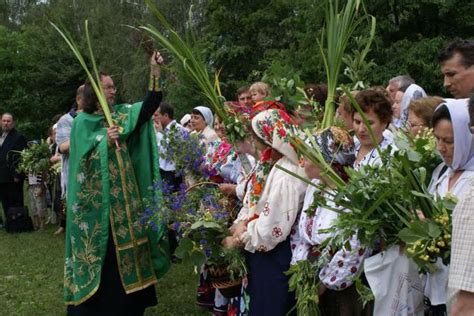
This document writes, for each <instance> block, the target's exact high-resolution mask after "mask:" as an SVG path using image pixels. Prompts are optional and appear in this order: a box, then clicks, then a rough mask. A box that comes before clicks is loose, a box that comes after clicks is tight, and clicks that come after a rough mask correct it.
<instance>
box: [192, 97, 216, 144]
mask: <svg viewBox="0 0 474 316" xmlns="http://www.w3.org/2000/svg"><path fill="white" fill-rule="evenodd" d="M213 121H214V115H212V111H211V110H210V109H209V108H208V107H205V106H197V107H195V108H194V109H193V110H192V112H191V128H192V130H193V131H194V132H196V133H198V134H201V135H202V136H203V141H204V144H206V145H208V144H209V143H211V142H213V141H215V140H217V139H218V136H217V134H216V132H215V131H214V130H213V129H212V124H213Z"/></svg>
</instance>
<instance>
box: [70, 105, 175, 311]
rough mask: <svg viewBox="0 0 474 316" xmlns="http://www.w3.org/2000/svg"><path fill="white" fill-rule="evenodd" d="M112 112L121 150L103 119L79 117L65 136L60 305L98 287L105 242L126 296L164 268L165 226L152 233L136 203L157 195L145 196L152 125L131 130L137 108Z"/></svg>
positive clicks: (152, 169)
mask: <svg viewBox="0 0 474 316" xmlns="http://www.w3.org/2000/svg"><path fill="white" fill-rule="evenodd" d="M114 109H115V112H114V113H113V114H112V116H113V119H114V121H115V122H116V123H117V125H119V126H120V127H121V133H120V150H119V151H118V150H117V149H116V147H115V146H114V147H108V145H107V137H106V123H105V120H104V117H103V116H102V115H97V114H88V113H80V114H79V115H78V116H77V117H76V118H75V119H74V123H73V127H72V130H71V147H70V157H69V181H68V194H67V224H66V258H65V278H64V296H65V301H66V304H73V305H78V304H80V303H82V302H84V301H86V300H87V299H88V298H90V297H91V296H92V295H93V294H94V293H95V292H96V291H97V289H98V288H99V285H100V277H101V271H102V267H103V262H104V259H105V253H106V249H107V242H108V239H109V238H113V242H114V245H115V250H116V255H117V263H118V270H119V274H120V278H121V281H122V286H123V288H124V290H125V292H126V293H127V294H129V293H132V292H135V291H139V290H141V289H144V288H146V287H148V286H153V285H154V284H155V283H156V282H157V278H159V277H161V276H162V275H163V274H164V273H165V272H166V271H167V270H168V268H169V265H170V261H169V247H168V241H167V239H166V234H165V232H166V228H165V227H164V226H158V230H157V231H153V230H151V229H149V228H147V227H144V226H142V225H140V224H139V219H140V217H141V216H142V214H143V212H144V205H143V200H142V198H151V197H152V196H151V194H158V193H157V192H152V191H151V190H150V188H151V187H152V184H153V182H154V181H157V180H158V179H159V168H158V152H157V145H156V138H155V137H156V136H155V131H154V128H153V125H152V122H151V121H150V120H149V121H148V122H146V123H145V124H143V125H142V126H139V127H137V121H138V116H139V113H140V109H141V103H137V104H134V105H130V104H122V105H117V106H115V107H114ZM136 127H137V130H135V129H136ZM109 232H111V234H109Z"/></svg>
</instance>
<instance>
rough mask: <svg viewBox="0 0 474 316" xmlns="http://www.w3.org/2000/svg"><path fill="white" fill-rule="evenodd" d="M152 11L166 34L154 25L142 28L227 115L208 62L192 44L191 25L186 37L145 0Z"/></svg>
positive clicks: (221, 114)
mask: <svg viewBox="0 0 474 316" xmlns="http://www.w3.org/2000/svg"><path fill="white" fill-rule="evenodd" d="M145 2H146V4H147V6H148V7H149V8H150V10H151V12H152V13H153V14H154V15H155V16H156V18H157V19H158V21H159V22H160V23H161V24H162V25H163V27H164V29H165V30H166V35H165V34H164V33H163V32H161V31H159V30H158V29H156V28H155V27H154V26H152V25H147V26H142V27H141V28H142V29H143V30H145V31H147V32H149V33H150V35H151V36H152V37H153V38H154V39H155V40H157V41H158V42H159V43H160V44H161V45H163V46H164V47H165V48H166V49H167V50H168V51H169V52H170V53H171V54H172V55H173V56H174V57H175V58H177V59H178V60H179V62H180V63H181V65H182V67H183V68H184V70H185V71H184V74H185V75H186V76H188V77H189V78H188V79H190V81H191V82H193V83H194V84H195V85H196V87H197V90H198V91H199V93H201V95H202V96H203V97H204V98H205V99H206V100H207V102H209V105H210V106H211V107H212V109H213V111H214V112H215V113H217V115H218V116H219V117H221V118H225V117H226V113H225V111H224V108H223V101H224V99H223V97H222V96H221V95H220V93H219V89H216V83H215V82H217V80H216V81H214V82H213V81H212V80H211V76H210V75H209V73H208V71H207V67H206V64H205V63H204V61H203V60H202V59H201V58H200V56H199V55H198V54H196V53H195V52H193V50H192V46H193V44H194V43H195V34H194V32H193V29H192V27H191V26H190V27H189V28H188V29H187V31H186V39H183V38H181V36H180V35H179V34H178V33H177V32H176V31H175V30H174V29H173V27H172V26H171V24H170V23H169V22H168V21H167V20H166V18H165V17H164V16H163V14H162V13H161V12H160V11H159V10H158V8H157V7H156V6H155V4H154V3H153V1H151V0H145Z"/></svg>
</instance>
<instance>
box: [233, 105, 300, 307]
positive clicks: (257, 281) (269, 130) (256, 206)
mask: <svg viewBox="0 0 474 316" xmlns="http://www.w3.org/2000/svg"><path fill="white" fill-rule="evenodd" d="M289 122H290V117H289V116H288V114H287V113H286V112H284V111H282V110H266V111H263V112H261V113H259V114H258V115H256V116H255V117H254V118H253V119H252V130H253V132H254V138H255V142H256V145H257V147H258V148H259V149H260V151H261V154H260V159H259V161H258V163H257V165H256V167H255V168H254V172H253V173H252V175H251V176H250V177H249V180H248V185H247V191H246V194H245V197H244V201H243V207H242V209H241V211H240V213H239V215H238V218H237V220H236V222H235V224H234V226H233V227H232V230H233V236H230V237H227V238H226V239H225V240H224V244H225V245H226V246H227V247H243V248H244V249H245V251H246V257H247V263H248V267H249V274H248V281H249V284H248V292H249V295H250V307H249V311H250V315H285V314H286V313H287V312H288V311H289V310H290V309H291V308H292V306H293V304H294V298H293V297H292V295H291V294H290V293H288V277H287V276H286V275H285V274H284V272H285V271H287V270H288V269H289V267H290V260H291V255H292V254H291V249H290V238H289V235H290V231H291V227H292V226H293V224H294V222H295V220H296V217H297V214H298V212H299V210H300V209H301V206H302V203H303V198H304V193H305V190H306V184H305V183H304V182H303V181H301V180H298V179H297V178H295V177H293V176H291V175H290V174H288V173H287V172H285V171H283V170H281V169H279V168H277V166H281V167H283V168H285V169H287V170H289V171H291V172H293V173H296V174H298V175H301V176H304V171H303V169H302V168H301V167H299V165H298V156H297V155H296V152H295V150H294V149H293V147H292V146H291V144H290V143H289V133H291V129H292V128H294V127H293V126H292V125H291V124H290V123H289Z"/></svg>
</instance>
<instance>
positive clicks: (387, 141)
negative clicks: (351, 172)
mask: <svg viewBox="0 0 474 316" xmlns="http://www.w3.org/2000/svg"><path fill="white" fill-rule="evenodd" d="M354 144H355V151H356V152H355V155H356V157H357V155H358V153H359V151H360V148H361V144H360V142H359V140H358V139H357V137H356V136H354ZM389 145H392V146H393V134H392V133H391V132H390V131H389V130H385V131H384V133H383V138H382V141H381V142H380V144H379V147H380V149H382V150H383V149H386V148H387V147H388V146H389ZM395 149H396V148H394V150H395ZM381 163H382V161H381V160H380V155H379V152H378V151H377V149H375V148H374V149H372V150H371V151H369V152H368V153H367V154H366V155H365V156H364V158H362V160H361V161H359V162H355V163H354V169H356V170H357V169H359V168H360V167H361V166H365V165H369V166H373V165H379V164H381Z"/></svg>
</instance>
